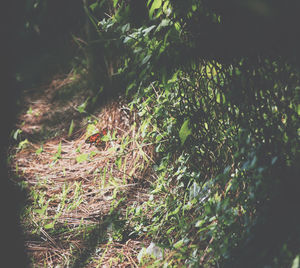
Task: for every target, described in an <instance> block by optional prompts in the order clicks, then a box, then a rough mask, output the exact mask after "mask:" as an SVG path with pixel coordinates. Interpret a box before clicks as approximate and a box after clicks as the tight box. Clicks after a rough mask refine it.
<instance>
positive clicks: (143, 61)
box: [141, 54, 151, 65]
mask: <svg viewBox="0 0 300 268" xmlns="http://www.w3.org/2000/svg"><path fill="white" fill-rule="evenodd" d="M150 58H151V55H150V54H149V55H147V56H146V57H145V58H143V60H142V62H141V65H144V64H145V63H147V62H148V61H149V59H150Z"/></svg>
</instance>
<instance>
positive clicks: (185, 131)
mask: <svg viewBox="0 0 300 268" xmlns="http://www.w3.org/2000/svg"><path fill="white" fill-rule="evenodd" d="M189 122H190V120H189V119H187V120H185V121H184V123H183V124H182V126H181V128H180V130H179V138H180V141H181V145H183V144H184V143H185V141H186V139H187V137H188V136H189V135H191V134H192V130H191V129H190V128H189Z"/></svg>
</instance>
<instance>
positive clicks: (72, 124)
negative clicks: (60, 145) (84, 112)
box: [68, 120, 74, 137]
mask: <svg viewBox="0 0 300 268" xmlns="http://www.w3.org/2000/svg"><path fill="white" fill-rule="evenodd" d="M73 129H74V121H73V120H72V121H71V124H70V127H69V132H68V136H69V137H70V136H71V135H72V133H73Z"/></svg>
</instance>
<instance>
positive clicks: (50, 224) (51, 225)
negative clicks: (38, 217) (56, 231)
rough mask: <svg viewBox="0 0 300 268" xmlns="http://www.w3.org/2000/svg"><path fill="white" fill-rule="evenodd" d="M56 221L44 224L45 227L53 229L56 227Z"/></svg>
mask: <svg viewBox="0 0 300 268" xmlns="http://www.w3.org/2000/svg"><path fill="white" fill-rule="evenodd" d="M54 224H55V221H53V222H50V223H48V224H46V225H45V226H44V228H45V229H52V228H53V227H54Z"/></svg>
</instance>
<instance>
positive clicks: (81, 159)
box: [76, 154, 89, 163]
mask: <svg viewBox="0 0 300 268" xmlns="http://www.w3.org/2000/svg"><path fill="white" fill-rule="evenodd" d="M88 157H89V155H88V154H81V155H78V156H77V157H76V161H77V163H81V162H84V161H86V160H87V159H88Z"/></svg>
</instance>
